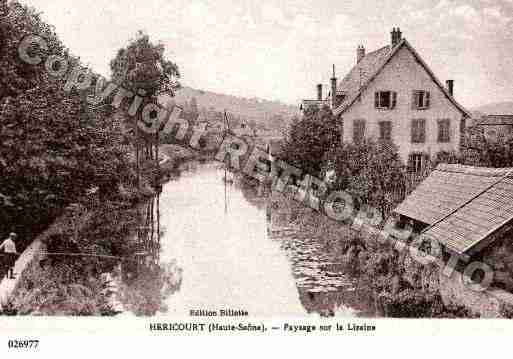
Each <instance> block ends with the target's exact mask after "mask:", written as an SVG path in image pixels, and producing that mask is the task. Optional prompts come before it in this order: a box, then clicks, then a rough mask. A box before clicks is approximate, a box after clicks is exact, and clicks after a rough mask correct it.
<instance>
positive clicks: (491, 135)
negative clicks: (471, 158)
mask: <svg viewBox="0 0 513 359" xmlns="http://www.w3.org/2000/svg"><path fill="white" fill-rule="evenodd" d="M476 126H477V127H479V128H481V129H482V130H483V134H484V136H485V138H486V139H488V140H491V141H497V140H498V139H499V138H500V137H503V138H504V139H510V138H512V137H513V115H505V114H503V115H486V116H483V117H481V119H479V120H477V123H476Z"/></svg>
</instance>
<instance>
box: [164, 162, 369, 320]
mask: <svg viewBox="0 0 513 359" xmlns="http://www.w3.org/2000/svg"><path fill="white" fill-rule="evenodd" d="M223 178H224V170H223V169H222V168H221V165H220V164H218V163H210V164H202V165H195V164H192V165H190V166H189V168H186V169H184V170H183V171H182V173H181V175H180V177H179V178H178V179H176V180H173V181H170V182H168V183H166V184H165V185H164V186H163V189H162V193H161V194H160V198H159V212H160V217H159V218H160V228H161V229H162V233H163V234H162V235H161V238H160V251H159V259H158V262H159V265H160V266H168V267H169V266H170V265H171V264H172V267H173V268H175V271H179V275H180V284H179V286H177V288H176V289H175V290H173V291H168V292H167V294H165V295H162V301H163V302H164V303H163V305H162V309H160V312H159V313H158V314H159V316H161V315H169V316H173V317H187V316H189V313H190V311H191V310H209V311H219V310H221V309H233V310H245V311H247V312H248V313H249V315H250V316H261V317H277V316H295V317H298V316H299V317H300V316H306V315H315V316H318V315H321V316H333V315H335V316H346V317H353V316H371V315H373V314H374V312H373V306H372V303H369V297H368V295H366V294H363V293H361V292H360V290H359V289H358V286H357V283H356V281H355V280H354V279H353V278H351V277H350V276H348V275H346V274H344V273H343V272H342V271H341V269H340V268H339V267H338V266H337V263H336V258H333V257H332V256H330V253H329V251H326V250H325V249H324V248H322V246H321V245H320V244H319V243H316V242H315V241H314V240H309V239H308V238H305V237H304V236H302V235H300V233H297V232H296V229H295V228H294V227H290V226H284V227H283V228H273V229H272V230H270V229H269V221H268V217H267V214H266V198H265V197H259V196H258V195H257V194H256V191H254V189H253V190H248V189H244V188H243V187H241V186H240V185H237V184H236V183H231V181H230V183H227V184H225V182H224V180H223ZM161 294H162V293H161Z"/></svg>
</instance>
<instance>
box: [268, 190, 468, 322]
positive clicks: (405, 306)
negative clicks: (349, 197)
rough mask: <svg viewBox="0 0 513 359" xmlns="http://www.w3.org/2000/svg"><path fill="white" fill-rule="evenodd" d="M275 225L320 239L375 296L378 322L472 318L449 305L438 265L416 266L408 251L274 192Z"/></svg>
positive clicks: (272, 197) (318, 240) (355, 279)
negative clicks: (384, 320)
mask: <svg viewBox="0 0 513 359" xmlns="http://www.w3.org/2000/svg"><path fill="white" fill-rule="evenodd" d="M270 204H271V206H272V209H271V216H272V219H271V222H272V223H273V224H274V223H278V222H279V225H280V226H288V227H291V228H294V236H296V237H300V238H314V239H315V240H316V241H317V242H318V243H320V245H321V246H322V248H323V250H324V251H326V252H329V253H330V254H331V255H333V256H334V257H335V258H337V260H336V262H337V263H341V264H342V268H343V271H344V272H345V273H347V274H349V275H351V277H352V278H353V280H354V281H355V282H357V283H358V285H359V286H360V287H361V288H363V289H364V290H365V289H366V291H367V292H368V293H371V295H373V296H374V301H375V311H376V315H378V316H385V317H398V318H407V317H412V318H454V317H461V318H469V317H472V315H471V314H470V313H469V312H468V311H467V310H465V309H464V308H463V307H454V306H447V305H444V303H443V301H442V297H441V294H440V287H439V270H438V268H437V267H436V265H428V266H424V265H421V264H419V263H417V262H416V261H414V260H413V259H412V258H411V257H410V255H409V253H408V251H402V252H399V251H397V250H396V249H395V248H393V246H392V245H391V244H389V243H382V242H381V241H377V240H376V239H374V238H373V237H372V236H369V235H367V234H366V233H361V232H356V231H354V230H352V229H351V228H350V227H349V225H348V224H343V223H338V222H336V221H333V220H331V219H329V218H328V217H327V216H325V215H324V214H321V213H318V212H315V211H313V210H311V209H309V208H306V207H304V206H303V205H301V204H299V203H297V202H295V201H293V200H291V199H290V198H287V197H286V196H284V195H283V194H281V193H277V192H276V191H274V192H273V193H272V194H271V200H270Z"/></svg>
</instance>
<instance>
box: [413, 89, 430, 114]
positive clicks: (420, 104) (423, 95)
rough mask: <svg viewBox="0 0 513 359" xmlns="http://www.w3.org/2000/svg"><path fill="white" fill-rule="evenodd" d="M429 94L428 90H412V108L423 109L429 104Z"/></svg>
mask: <svg viewBox="0 0 513 359" xmlns="http://www.w3.org/2000/svg"><path fill="white" fill-rule="evenodd" d="M430 97H431V96H430V94H429V92H428V91H419V90H417V91H413V99H412V108H413V109H417V110H425V109H426V108H428V107H429V104H430Z"/></svg>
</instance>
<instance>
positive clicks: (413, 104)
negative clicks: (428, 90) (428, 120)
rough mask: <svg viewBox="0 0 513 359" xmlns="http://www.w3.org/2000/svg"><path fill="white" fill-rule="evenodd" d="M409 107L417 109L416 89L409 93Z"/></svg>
mask: <svg viewBox="0 0 513 359" xmlns="http://www.w3.org/2000/svg"><path fill="white" fill-rule="evenodd" d="M411 109H412V110H416V109H417V91H412V93H411Z"/></svg>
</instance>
